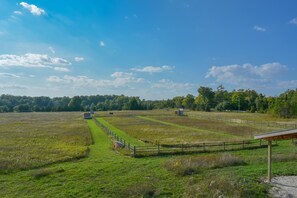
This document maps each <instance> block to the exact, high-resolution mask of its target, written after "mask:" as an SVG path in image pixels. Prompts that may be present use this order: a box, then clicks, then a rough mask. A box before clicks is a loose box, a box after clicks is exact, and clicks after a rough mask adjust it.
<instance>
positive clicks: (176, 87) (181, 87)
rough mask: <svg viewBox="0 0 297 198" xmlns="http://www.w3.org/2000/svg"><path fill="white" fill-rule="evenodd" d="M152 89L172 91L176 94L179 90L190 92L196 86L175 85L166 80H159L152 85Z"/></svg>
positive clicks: (187, 84) (189, 84) (188, 84)
mask: <svg viewBox="0 0 297 198" xmlns="http://www.w3.org/2000/svg"><path fill="white" fill-rule="evenodd" d="M152 88H159V89H163V90H164V89H165V90H172V91H174V92H178V91H180V90H190V89H193V88H196V85H194V84H191V83H177V82H174V81H172V80H168V79H161V80H159V81H158V82H156V83H153V84H152Z"/></svg>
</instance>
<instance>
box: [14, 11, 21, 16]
mask: <svg viewBox="0 0 297 198" xmlns="http://www.w3.org/2000/svg"><path fill="white" fill-rule="evenodd" d="M13 13H14V14H16V15H22V14H23V13H22V12H21V11H14V12H13Z"/></svg>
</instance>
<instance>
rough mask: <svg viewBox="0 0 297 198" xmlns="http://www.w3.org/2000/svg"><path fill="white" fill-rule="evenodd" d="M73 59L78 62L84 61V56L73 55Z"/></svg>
mask: <svg viewBox="0 0 297 198" xmlns="http://www.w3.org/2000/svg"><path fill="white" fill-rule="evenodd" d="M74 60H75V61H76V62H80V61H84V60H85V58H84V57H74Z"/></svg>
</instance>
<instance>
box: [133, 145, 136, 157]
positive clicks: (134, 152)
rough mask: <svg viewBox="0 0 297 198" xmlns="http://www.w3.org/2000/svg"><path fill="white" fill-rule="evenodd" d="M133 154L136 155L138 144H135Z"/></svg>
mask: <svg viewBox="0 0 297 198" xmlns="http://www.w3.org/2000/svg"><path fill="white" fill-rule="evenodd" d="M133 155H134V157H135V156H136V146H134V148H133Z"/></svg>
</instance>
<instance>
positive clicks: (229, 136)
mask: <svg viewBox="0 0 297 198" xmlns="http://www.w3.org/2000/svg"><path fill="white" fill-rule="evenodd" d="M137 117H138V118H141V119H144V120H149V121H152V122H158V123H161V124H165V125H169V126H173V127H177V128H183V129H188V130H192V131H196V132H199V133H206V134H208V135H215V136H217V137H218V138H223V139H224V138H234V137H236V135H233V134H228V133H219V132H214V131H209V130H204V129H199V128H195V127H190V126H186V125H180V124H176V123H172V122H165V121H161V120H158V119H154V118H151V117H144V116H137Z"/></svg>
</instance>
